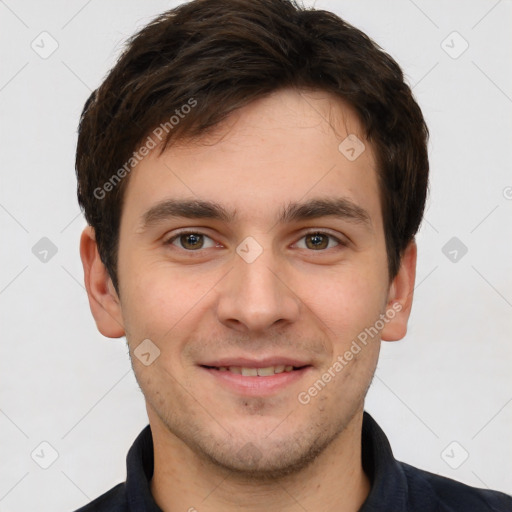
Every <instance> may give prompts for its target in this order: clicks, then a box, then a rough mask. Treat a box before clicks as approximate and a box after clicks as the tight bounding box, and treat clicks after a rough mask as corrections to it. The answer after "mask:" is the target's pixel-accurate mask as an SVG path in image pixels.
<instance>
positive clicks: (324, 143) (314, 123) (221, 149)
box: [123, 89, 380, 225]
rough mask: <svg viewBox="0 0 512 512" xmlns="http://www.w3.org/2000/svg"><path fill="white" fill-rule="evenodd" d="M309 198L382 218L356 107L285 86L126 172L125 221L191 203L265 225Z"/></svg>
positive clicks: (140, 219)
mask: <svg viewBox="0 0 512 512" xmlns="http://www.w3.org/2000/svg"><path fill="white" fill-rule="evenodd" d="M347 150H348V151H347ZM354 156H355V157H356V158H354ZM313 197H331V198H333V199H334V198H340V197H342V198H345V199H347V200H349V201H350V202H351V203H352V204H353V205H355V206H359V207H360V208H361V209H363V210H365V211H368V213H369V216H370V217H371V218H373V217H375V216H376V217H379V215H380V207H379V193H378V185H377V178H376V169H375V158H374V155H373V149H372V147H371V145H370V144H369V143H368V141H366V140H365V137H364V132H363V129H362V126H361V123H360V121H359V119H358V117H357V115H356V114H355V112H354V110H353V109H352V108H351V107H349V106H348V105H346V104H344V103H343V102H341V101H340V100H338V99H337V98H334V97H333V96H331V95H329V94H328V93H325V92H316V91H309V92H297V91H295V90H291V89H288V90H281V91H278V92H276V93H274V94H272V95H270V96H267V97H265V98H262V99H259V100H256V101H254V102H252V103H250V104H249V105H247V106H245V107H243V108H241V109H239V110H237V111H235V112H234V113H233V114H232V115H231V116H230V117H229V118H228V119H226V120H225V121H224V122H223V123H221V124H220V125H218V126H217V127H215V129H214V130H213V131H211V132H209V133H208V134H207V135H205V136H204V137H201V138H200V139H199V140H195V141H193V142H192V141H186V140H181V141H176V142H174V143H173V142H172V141H171V144H170V146H169V148H168V149H166V150H165V151H164V152H163V153H162V154H161V155H160V154H159V151H158V148H155V149H154V150H153V151H151V152H150V154H149V155H148V156H146V157H145V158H144V159H143V160H142V161H141V162H140V163H138V165H137V166H136V167H135V168H134V170H133V171H132V173H131V176H130V180H129V182H128V186H127V189H126V191H125V201H124V208H123V217H127V220H129V221H130V222H131V223H133V224H137V223H138V224H139V225H140V223H141V222H143V221H144V218H145V217H147V212H148V210H150V209H151V208H152V207H154V206H155V205H157V204H158V203H161V202H162V201H165V200H168V199H172V198H174V199H184V198H189V199H190V198H196V199H199V200H205V201H214V202H216V203H217V204H220V205H224V206H225V208H226V209H227V210H231V211H236V212H237V215H236V216H232V217H231V219H230V220H231V221H232V222H248V221H255V220H256V219H261V220H262V221H263V220H265V221H266V222H268V221H269V220H270V218H272V219H275V218H277V217H278V215H279V214H281V218H283V215H282V212H283V208H286V206H287V205H288V204H290V203H291V202H294V203H299V202H302V203H304V202H305V200H306V199H308V198H313ZM377 220H378V219H377Z"/></svg>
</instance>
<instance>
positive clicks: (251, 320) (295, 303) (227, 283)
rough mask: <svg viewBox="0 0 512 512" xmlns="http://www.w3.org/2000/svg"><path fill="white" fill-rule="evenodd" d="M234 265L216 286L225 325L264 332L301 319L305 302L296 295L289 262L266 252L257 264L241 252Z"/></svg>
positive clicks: (218, 313) (236, 255)
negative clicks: (287, 265)
mask: <svg viewBox="0 0 512 512" xmlns="http://www.w3.org/2000/svg"><path fill="white" fill-rule="evenodd" d="M233 264H234V267H233V268H232V269H231V271H230V272H228V273H227V275H226V276H225V277H224V279H222V280H221V282H220V283H219V284H218V285H217V287H216V289H217V291H218V292H219V295H218V302H217V316H218V319H219V321H220V322H221V323H223V324H224V325H226V326H228V327H230V328H232V329H236V330H238V331H240V332H248V331H260V332H264V331H266V330H268V329H269V328H271V327H273V326H275V325H277V324H282V325H283V326H284V325H286V324H287V323H293V322H296V321H297V320H298V318H299V315H300V310H301V304H302V303H301V301H300V298H299V297H298V296H297V295H296V294H295V293H294V292H293V283H292V282H290V281H291V278H290V273H289V272H286V268H285V265H286V262H285V261H283V260H282V259H279V258H276V257H275V255H274V254H273V251H272V250H271V249H263V252H262V253H261V254H260V255H259V256H258V257H257V258H256V259H255V260H254V261H251V259H244V258H243V257H241V256H240V255H239V254H238V253H237V254H235V255H234V259H233Z"/></svg>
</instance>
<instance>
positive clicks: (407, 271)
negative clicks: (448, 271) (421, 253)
mask: <svg viewBox="0 0 512 512" xmlns="http://www.w3.org/2000/svg"><path fill="white" fill-rule="evenodd" d="M416 259H417V247H416V242H415V241H414V240H412V241H411V242H409V245H408V246H407V248H406V249H405V251H404V253H403V255H402V259H401V262H400V268H399V270H398V273H397V275H396V276H395V278H394V279H393V282H392V283H391V286H390V287H389V293H388V303H387V306H386V318H387V319H388V322H387V323H386V325H385V326H384V328H383V329H382V332H381V339H382V340H383V341H398V340H401V339H402V338H403V337H404V336H405V335H406V333H407V322H408V321H409V316H410V314H411V308H412V299H413V294H414V283H415V280H416Z"/></svg>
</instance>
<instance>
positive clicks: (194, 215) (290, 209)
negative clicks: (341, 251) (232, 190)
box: [141, 197, 372, 230]
mask: <svg viewBox="0 0 512 512" xmlns="http://www.w3.org/2000/svg"><path fill="white" fill-rule="evenodd" d="M236 217H237V212H236V210H227V209H226V208H225V207H224V206H222V205H221V204H219V203H216V202H215V201H208V200H198V199H166V200H164V201H161V202H160V203H157V204H156V205H154V206H152V207H151V208H150V209H149V210H147V211H146V212H145V213H144V214H143V215H142V224H141V229H142V230H146V229H148V228H150V227H151V226H153V225H155V224H158V223H159V222H161V221H164V220H169V219H172V218H187V219H211V220H219V221H222V222H225V223H230V222H233V221H235V220H236ZM320 217H336V218H339V219H342V220H346V221H349V222H353V223H357V224H363V225H364V226H365V227H367V228H369V229H371V228H372V221H371V217H370V215H369V214H368V212H367V211H366V210H365V209H364V208H361V207H360V206H358V205H357V204H356V203H354V202H353V201H351V200H350V199H347V198H344V197H337V198H316V199H311V200H309V201H305V202H290V203H288V204H287V205H286V206H284V207H283V208H282V209H281V211H280V213H279V215H278V218H277V223H281V224H286V223H292V222H298V221H302V220H308V219H316V218H320Z"/></svg>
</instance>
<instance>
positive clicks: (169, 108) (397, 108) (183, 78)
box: [76, 0, 429, 291]
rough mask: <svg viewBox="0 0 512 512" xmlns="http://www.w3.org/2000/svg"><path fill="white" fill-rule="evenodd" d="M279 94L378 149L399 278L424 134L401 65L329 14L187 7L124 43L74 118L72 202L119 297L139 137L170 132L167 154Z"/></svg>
mask: <svg viewBox="0 0 512 512" xmlns="http://www.w3.org/2000/svg"><path fill="white" fill-rule="evenodd" d="M285 87H294V88H297V89H316V90H322V91H326V92H330V93H332V94H334V95H335V96H337V97H338V98H341V99H343V100H344V101H345V102H347V103H348V104H350V105H351V106H352V107H353V108H354V109H355V110H356V112H357V114H358V116H359V118H360V121H361V123H362V126H363V127H364V130H365V135H366V137H367V139H368V140H369V141H370V142H371V143H372V144H373V147H374V149H375V154H376V159H377V168H378V179H379V187H380V200H381V207H382V216H383V220H384V231H385V238H386V250H387V257H388V269H389V277H390V278H393V277H394V276H395V275H396V273H397V272H398V269H399V266H400V260H401V256H402V254H403V251H404V250H405V248H406V247H407V245H408V243H409V242H410V241H411V240H412V239H414V236H415V234H416V232H417V230H418V228H419V225H420V223H421V219H422V216H423V210H424V206H425V199H426V194H427V188H428V170H429V163H428V154H427V142H428V129H427V126H426V124H425V121H424V119H423V115H422V113H421V110H420V108H419V106H418V104H417V103H416V101H415V100H414V98H413V95H412V91H411V89H410V87H409V86H408V85H407V84H406V83H405V82H404V77H403V73H402V71H401V69H400V67H399V65H398V64H397V63H396V62H395V61H394V60H393V59H392V58H391V57H390V56H389V55H388V54H387V53H385V52H384V51H383V50H382V49H381V48H380V47H379V46H378V45H377V44H376V43H374V42H373V41H372V40H371V39H370V38H369V37H368V36H367V35H365V34H364V33H363V32H361V31H360V30H358V29H356V28H355V27H353V26H351V25H350V24H348V23H346V22H345V21H343V20H342V19H341V18H339V17H338V16H336V15H335V14H333V13H331V12H328V11H322V10H314V9H307V8H304V7H303V6H299V5H298V4H297V3H296V1H295V0H193V1H191V2H188V3H184V4H181V5H180V6H178V7H176V8H175V9H172V10H170V11H167V12H164V13H163V14H161V15H160V16H158V17H157V18H155V19H154V20H153V21H152V22H151V23H149V24H148V25H147V26H145V27H144V28H143V29H142V30H140V31H139V32H138V33H136V34H135V35H133V36H132V37H131V38H130V39H129V40H128V42H127V46H126V48H125V50H124V52H123V53H122V55H121V56H120V58H119V60H118V61H117V63H116V65H115V66H114V67H113V68H112V69H111V70H110V72H109V73H108V75H107V77H106V79H105V80H104V82H103V83H102V84H101V86H100V87H99V88H98V89H96V90H95V91H94V92H93V93H92V94H91V96H90V97H89V98H88V100H87V101H86V103H85V106H84V109H83V112H82V115H81V119H80V125H79V130H78V145H77V152H76V173H77V178H78V202H79V204H80V206H81V208H82V209H83V210H84V213H85V217H86V220H87V222H88V223H89V224H90V225H91V226H92V227H93V228H94V230H95V233H96V241H97V244H98V251H99V254H100V257H101V259H102V261H103V263H104V264H105V266H106V268H107V270H108V272H109V275H110V277H111V278H112V281H113V284H114V286H115V287H116V290H118V291H119V288H118V281H117V273H116V269H117V251H118V245H119V226H120V218H121V209H122V205H123V191H124V189H125V187H126V183H127V181H128V176H127V174H128V173H129V171H130V169H131V168H132V167H133V166H134V165H136V163H137V161H136V159H135V156H136V154H135V153H134V151H135V150H136V149H137V148H138V147H139V146H140V145H141V144H142V143H143V141H144V140H145V138H146V137H147V136H148V133H150V132H151V130H155V128H157V127H159V126H161V127H166V128H167V129H166V130H165V131H166V133H165V136H164V137H163V141H164V143H163V145H162V150H164V149H165V148H166V147H168V144H169V143H170V142H171V140H176V139H179V138H195V137H198V136H201V135H203V134H206V133H207V132H208V130H209V129H211V128H213V127H215V126H216V125H218V124H219V123H220V122H221V121H222V120H224V119H225V118H226V117H227V116H228V115H229V114H230V113H231V112H233V111H234V110H236V109H239V108H240V107H243V106H245V105H247V104H248V103H249V102H251V101H253V100H255V99H257V98H261V97H264V96H266V95H268V94H270V93H272V92H275V91H277V90H279V89H281V88H285ZM191 102H195V103H193V105H194V106H193V108H188V109H187V110H186V115H179V114H180V112H181V110H180V109H181V108H182V107H183V106H184V105H192V103H191ZM183 112H185V109H184V108H183ZM178 115H179V122H177V123H174V122H173V120H172V116H174V117H175V118H176V119H177V116H178ZM161 132H162V134H163V131H162V130H161ZM107 192H108V193H107Z"/></svg>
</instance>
